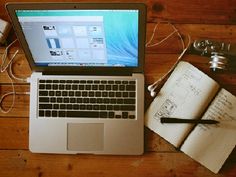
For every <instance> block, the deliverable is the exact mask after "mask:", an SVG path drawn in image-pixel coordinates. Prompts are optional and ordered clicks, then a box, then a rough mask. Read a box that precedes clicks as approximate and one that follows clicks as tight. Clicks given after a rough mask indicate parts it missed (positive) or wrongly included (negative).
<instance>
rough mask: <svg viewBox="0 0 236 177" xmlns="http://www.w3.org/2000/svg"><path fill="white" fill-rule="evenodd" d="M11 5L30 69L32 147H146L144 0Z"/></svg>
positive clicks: (131, 150) (71, 150) (129, 151)
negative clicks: (115, 2) (134, 0)
mask: <svg viewBox="0 0 236 177" xmlns="http://www.w3.org/2000/svg"><path fill="white" fill-rule="evenodd" d="M6 8H7V10H8V12H9V15H10V17H11V19H12V23H13V27H14V29H15V32H16V34H17V37H18V40H19V42H20V43H21V46H22V48H23V50H24V52H25V55H26V58H27V59H28V61H29V64H30V66H31V69H32V75H31V78H30V121H29V123H30V125H29V149H30V151H32V152H37V153H68V154H76V153H92V154H126V155H136V154H142V153H143V149H144V120H143V118H144V75H143V65H144V49H145V47H144V41H145V28H146V25H145V18H146V7H145V5H143V4H139V3H129V4H128V3H127V4H124V3H122V4H121V3H117V4H114V3H10V4H7V5H6Z"/></svg>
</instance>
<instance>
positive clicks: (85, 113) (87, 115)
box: [66, 111, 99, 118]
mask: <svg viewBox="0 0 236 177" xmlns="http://www.w3.org/2000/svg"><path fill="white" fill-rule="evenodd" d="M66 116H67V117H79V118H82V117H85V118H98V117H99V111H67V113H66Z"/></svg>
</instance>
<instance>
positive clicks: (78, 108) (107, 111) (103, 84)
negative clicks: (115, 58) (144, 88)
mask: <svg viewBox="0 0 236 177" xmlns="http://www.w3.org/2000/svg"><path fill="white" fill-rule="evenodd" d="M38 86H39V92H38V95H39V105H38V106H39V112H38V115H39V117H55V118H56V117H58V118H60V117H61V118H63V117H67V118H110V119H135V110H136V107H135V103H136V92H135V91H136V81H134V80H132V81H131V80H39V85H38Z"/></svg>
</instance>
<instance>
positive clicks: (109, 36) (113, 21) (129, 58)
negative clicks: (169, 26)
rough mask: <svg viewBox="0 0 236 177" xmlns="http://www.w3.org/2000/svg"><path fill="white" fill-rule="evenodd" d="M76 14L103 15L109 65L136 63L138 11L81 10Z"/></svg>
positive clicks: (133, 64) (132, 64) (130, 64)
mask: <svg viewBox="0 0 236 177" xmlns="http://www.w3.org/2000/svg"><path fill="white" fill-rule="evenodd" d="M77 15H81V16H83V15H88V16H91V15H94V16H103V18H104V30H105V36H106V47H107V56H108V64H109V65H114V64H121V65H125V66H137V65H138V11H128V10H127V11H103V12H91V11H90V12H86V11H81V12H78V13H77Z"/></svg>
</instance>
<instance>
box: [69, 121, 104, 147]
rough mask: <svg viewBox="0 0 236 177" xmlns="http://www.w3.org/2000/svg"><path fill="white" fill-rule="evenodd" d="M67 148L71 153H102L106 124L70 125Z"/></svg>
mask: <svg viewBox="0 0 236 177" xmlns="http://www.w3.org/2000/svg"><path fill="white" fill-rule="evenodd" d="M67 137H68V140H67V148H68V150H71V151H102V150H103V144H104V124H102V123H68V124H67Z"/></svg>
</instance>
